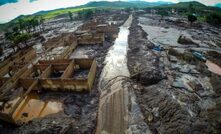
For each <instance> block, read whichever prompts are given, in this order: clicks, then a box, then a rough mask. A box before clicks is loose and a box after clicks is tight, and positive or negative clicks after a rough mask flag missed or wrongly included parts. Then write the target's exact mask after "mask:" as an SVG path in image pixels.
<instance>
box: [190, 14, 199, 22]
mask: <svg viewBox="0 0 221 134" xmlns="http://www.w3.org/2000/svg"><path fill="white" fill-rule="evenodd" d="M196 20H197V17H196V16H195V15H192V14H189V15H188V21H189V22H190V24H192V23H193V22H194V21H196Z"/></svg>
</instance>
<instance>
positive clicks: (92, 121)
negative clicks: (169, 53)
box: [0, 41, 113, 134]
mask: <svg viewBox="0 0 221 134" xmlns="http://www.w3.org/2000/svg"><path fill="white" fill-rule="evenodd" d="M112 45H113V42H112V41H110V42H107V41H105V42H104V45H103V46H100V45H92V46H85V48H86V49H90V51H89V52H87V53H86V55H87V57H89V58H95V59H96V61H97V73H96V78H95V81H94V87H93V89H92V90H91V92H85V93H73V92H49V91H41V92H40V98H41V99H42V100H56V101H58V102H61V103H63V111H61V112H59V113H56V114H51V115H48V116H46V117H44V118H39V119H34V120H33V121H31V122H29V123H27V124H20V125H19V126H15V125H11V124H9V123H6V122H2V121H1V124H0V128H1V132H0V133H2V134H5V133H8V134H18V133H22V134H30V133H39V134H40V133H50V134H60V133H76V134H78V133H79V134H81V133H95V130H96V125H97V111H98V103H99V96H100V93H99V91H98V81H99V77H100V73H101V70H102V68H103V66H104V63H103V62H104V59H105V56H106V54H107V51H108V49H109V47H110V46H112ZM85 73H87V72H84V73H83V74H81V76H79V77H81V78H82V77H84V74H85Z"/></svg>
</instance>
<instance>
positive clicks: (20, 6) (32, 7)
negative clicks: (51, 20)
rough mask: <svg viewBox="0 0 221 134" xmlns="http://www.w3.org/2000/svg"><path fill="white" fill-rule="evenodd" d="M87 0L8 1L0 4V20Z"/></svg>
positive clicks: (8, 19) (3, 20) (69, 5)
mask: <svg viewBox="0 0 221 134" xmlns="http://www.w3.org/2000/svg"><path fill="white" fill-rule="evenodd" d="M88 1H89V0H38V1H33V2H31V3H30V2H29V0H19V2H17V3H9V4H5V5H3V6H0V13H1V14H0V22H8V21H10V20H11V19H13V18H15V17H17V16H19V15H27V14H33V13H36V12H38V11H41V10H53V9H57V8H64V7H72V6H77V5H82V4H85V3H87V2H88Z"/></svg>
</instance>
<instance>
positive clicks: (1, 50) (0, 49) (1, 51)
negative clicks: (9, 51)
mask: <svg viewBox="0 0 221 134" xmlns="http://www.w3.org/2000/svg"><path fill="white" fill-rule="evenodd" d="M2 54H3V49H2V48H1V47H0V56H1V55H2Z"/></svg>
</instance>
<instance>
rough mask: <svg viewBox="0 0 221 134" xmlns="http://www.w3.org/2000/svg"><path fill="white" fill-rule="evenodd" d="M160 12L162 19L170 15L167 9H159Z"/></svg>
mask: <svg viewBox="0 0 221 134" xmlns="http://www.w3.org/2000/svg"><path fill="white" fill-rule="evenodd" d="M158 14H159V15H160V16H161V19H163V17H164V16H168V12H167V11H166V10H159V11H158Z"/></svg>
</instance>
